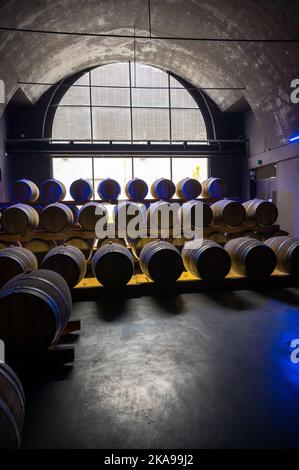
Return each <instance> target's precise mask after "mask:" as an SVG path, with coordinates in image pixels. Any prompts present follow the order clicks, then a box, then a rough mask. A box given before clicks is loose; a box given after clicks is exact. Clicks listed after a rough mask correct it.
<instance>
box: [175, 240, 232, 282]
mask: <svg viewBox="0 0 299 470" xmlns="http://www.w3.org/2000/svg"><path fill="white" fill-rule="evenodd" d="M182 258H183V261H184V266H185V268H186V269H187V271H189V272H190V273H191V274H193V276H195V277H198V278H201V279H203V280H207V281H211V280H221V279H224V278H225V277H226V276H227V274H228V273H229V271H230V268H231V260H230V256H229V254H228V253H227V251H225V250H224V249H223V248H222V247H221V246H220V245H218V244H217V243H215V242H214V241H212V240H193V241H190V242H188V243H186V244H185V246H184V248H183V251H182Z"/></svg>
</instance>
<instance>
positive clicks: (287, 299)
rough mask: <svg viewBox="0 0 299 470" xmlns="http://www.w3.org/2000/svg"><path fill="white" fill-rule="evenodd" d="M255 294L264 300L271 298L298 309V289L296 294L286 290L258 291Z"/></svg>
mask: <svg viewBox="0 0 299 470" xmlns="http://www.w3.org/2000/svg"><path fill="white" fill-rule="evenodd" d="M257 292H258V293H259V294H260V295H262V296H263V297H265V298H266V299H269V298H271V299H273V300H276V301H277V302H280V303H284V304H287V305H289V306H293V307H299V289H298V291H297V293H295V292H294V291H290V290H288V289H276V290H273V289H258V290H257Z"/></svg>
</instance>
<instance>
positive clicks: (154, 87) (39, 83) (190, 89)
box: [17, 80, 246, 91]
mask: <svg viewBox="0 0 299 470" xmlns="http://www.w3.org/2000/svg"><path fill="white" fill-rule="evenodd" d="M17 84H18V85H34V86H35V85H40V86H55V87H59V88H60V87H62V88H63V87H64V88H70V87H72V88H73V87H76V88H89V85H76V84H74V85H66V84H63V83H62V84H59V83H58V84H57V83H47V82H26V81H21V80H18V81H17ZM92 88H113V89H123V88H124V89H130V87H129V86H125V85H92ZM133 88H137V89H139V90H168V87H163V86H160V87H158V86H134V87H133ZM171 89H172V90H182V87H176V86H173V87H171ZM184 89H185V90H189V91H196V90H202V91H212V90H215V91H244V90H246V87H244V86H243V87H199V86H198V87H184Z"/></svg>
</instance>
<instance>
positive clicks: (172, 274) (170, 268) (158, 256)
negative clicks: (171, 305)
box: [139, 241, 183, 284]
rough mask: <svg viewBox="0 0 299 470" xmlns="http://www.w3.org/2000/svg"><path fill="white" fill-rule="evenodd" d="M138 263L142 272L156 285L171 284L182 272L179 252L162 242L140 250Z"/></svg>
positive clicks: (153, 243)
mask: <svg viewBox="0 0 299 470" xmlns="http://www.w3.org/2000/svg"><path fill="white" fill-rule="evenodd" d="M139 263H140V268H141V270H142V272H143V273H144V274H145V275H146V276H147V277H149V278H150V279H151V280H152V281H154V282H157V283H163V284H170V283H173V282H175V281H176V280H177V279H178V278H179V277H180V276H181V274H182V272H183V261H182V258H181V255H180V252H179V251H178V250H177V248H175V247H174V246H173V245H172V244H171V243H168V242H164V241H153V242H151V243H148V244H146V245H145V246H144V247H143V248H142V250H141V253H140V260H139Z"/></svg>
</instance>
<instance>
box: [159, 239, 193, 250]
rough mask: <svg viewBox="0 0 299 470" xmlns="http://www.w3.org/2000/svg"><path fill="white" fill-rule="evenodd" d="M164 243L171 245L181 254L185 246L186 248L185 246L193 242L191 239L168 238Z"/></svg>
mask: <svg viewBox="0 0 299 470" xmlns="http://www.w3.org/2000/svg"><path fill="white" fill-rule="evenodd" d="M163 241H165V242H168V243H171V244H172V245H173V246H175V247H176V249H177V250H179V252H180V253H181V252H182V250H183V248H184V246H185V244H186V243H188V242H190V241H191V240H190V238H186V237H179V238H168V239H167V240H166V239H165V240H163Z"/></svg>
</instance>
